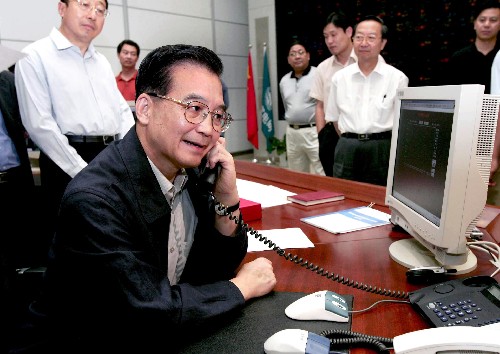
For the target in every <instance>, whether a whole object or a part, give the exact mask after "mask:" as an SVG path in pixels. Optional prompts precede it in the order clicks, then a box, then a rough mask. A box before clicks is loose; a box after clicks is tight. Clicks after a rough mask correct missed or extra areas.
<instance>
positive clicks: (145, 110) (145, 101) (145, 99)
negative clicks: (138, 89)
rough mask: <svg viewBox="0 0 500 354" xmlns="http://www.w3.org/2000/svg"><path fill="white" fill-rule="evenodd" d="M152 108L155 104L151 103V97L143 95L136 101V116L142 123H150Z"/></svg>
mask: <svg viewBox="0 0 500 354" xmlns="http://www.w3.org/2000/svg"><path fill="white" fill-rule="evenodd" d="M152 107H153V102H152V101H151V96H149V95H146V94H145V93H141V94H140V95H139V97H137V100H135V115H136V116H137V120H138V121H139V122H140V123H143V124H147V123H149V118H150V114H151V109H152Z"/></svg>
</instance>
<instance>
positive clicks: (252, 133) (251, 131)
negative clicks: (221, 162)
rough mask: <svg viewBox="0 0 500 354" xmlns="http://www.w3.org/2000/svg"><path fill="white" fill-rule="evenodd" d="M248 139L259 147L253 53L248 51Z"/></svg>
mask: <svg viewBox="0 0 500 354" xmlns="http://www.w3.org/2000/svg"><path fill="white" fill-rule="evenodd" d="M247 139H248V141H249V142H251V143H252V145H253V146H255V148H257V149H258V148H259V128H258V125H257V106H256V101H255V88H254V85H253V70H252V55H251V52H250V50H249V51H248V68H247Z"/></svg>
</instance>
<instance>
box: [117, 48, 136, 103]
mask: <svg viewBox="0 0 500 354" xmlns="http://www.w3.org/2000/svg"><path fill="white" fill-rule="evenodd" d="M116 52H117V53H118V60H120V64H121V66H122V71H120V73H119V74H118V75H116V84H117V85H118V90H120V92H121V93H122V95H123V97H124V98H125V100H127V101H134V100H135V78H136V77H137V69H136V68H135V66H136V65H137V60H139V55H140V54H141V48H139V45H138V44H137V43H136V42H134V41H132V40H130V39H124V40H123V41H121V42H120V44H118V47H117V48H116Z"/></svg>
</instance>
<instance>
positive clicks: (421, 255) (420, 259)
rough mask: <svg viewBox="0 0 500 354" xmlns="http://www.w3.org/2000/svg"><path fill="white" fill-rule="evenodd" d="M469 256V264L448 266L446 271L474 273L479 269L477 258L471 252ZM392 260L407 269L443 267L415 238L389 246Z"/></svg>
mask: <svg viewBox="0 0 500 354" xmlns="http://www.w3.org/2000/svg"><path fill="white" fill-rule="evenodd" d="M468 252H469V254H468V256H467V262H465V263H464V264H459V265H453V266H446V267H445V268H446V269H456V272H455V274H466V273H469V272H472V271H473V270H474V269H476V267H477V258H476V255H475V254H474V253H472V252H471V251H470V250H469V251H468ZM389 253H390V255H391V258H392V259H393V260H394V261H395V262H397V263H399V264H401V265H402V266H404V267H406V268H416V267H442V266H443V265H442V264H440V263H439V262H438V261H436V258H434V255H433V254H432V252H431V251H429V250H428V249H427V248H425V247H424V246H423V245H422V244H421V243H420V242H418V241H417V240H416V239H414V238H408V239H403V240H398V241H396V242H393V243H392V244H391V245H390V246H389Z"/></svg>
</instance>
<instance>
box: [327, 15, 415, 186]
mask: <svg viewBox="0 0 500 354" xmlns="http://www.w3.org/2000/svg"><path fill="white" fill-rule="evenodd" d="M354 32H355V33H354V37H353V39H354V40H353V43H354V50H355V52H356V55H357V57H358V62H357V64H354V65H350V66H348V67H346V68H344V69H342V70H340V71H338V72H337V73H336V74H335V75H334V76H333V78H332V87H331V90H330V96H329V103H328V107H327V109H326V121H327V122H328V121H332V122H333V124H334V126H335V128H336V130H337V133H338V134H339V135H340V139H339V142H338V144H337V147H336V150H335V163H334V166H333V175H334V176H335V177H339V178H345V179H350V180H355V181H360V182H367V183H373V184H378V185H386V183H387V169H388V164H389V153H390V146H391V133H392V125H393V121H394V117H395V114H396V108H395V103H396V91H397V89H399V88H403V87H407V86H408V77H407V76H406V75H405V74H404V73H403V72H401V71H400V70H398V69H396V68H394V67H393V66H391V65H388V64H386V63H385V62H383V61H382V60H381V59H380V52H381V51H382V49H383V48H384V46H385V44H386V43H387V39H386V37H387V27H386V26H385V25H384V23H383V21H382V20H381V19H380V18H378V17H375V16H368V17H366V18H365V19H364V20H362V21H361V22H359V23H358V24H357V25H356V27H355V30H354Z"/></svg>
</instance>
